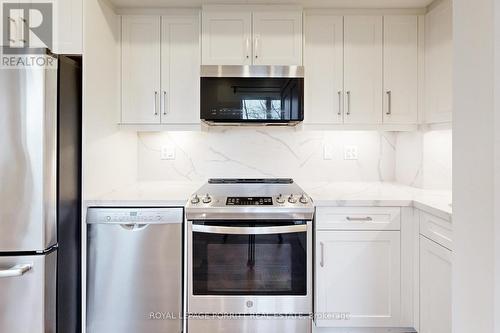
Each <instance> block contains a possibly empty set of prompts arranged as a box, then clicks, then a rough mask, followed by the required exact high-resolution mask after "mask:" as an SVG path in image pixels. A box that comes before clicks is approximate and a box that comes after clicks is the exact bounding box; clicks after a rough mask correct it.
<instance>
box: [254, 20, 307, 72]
mask: <svg viewBox="0 0 500 333" xmlns="http://www.w3.org/2000/svg"><path fill="white" fill-rule="evenodd" d="M253 63H254V64H255V65H297V66H299V65H302V12H281V11H277V12H274V11H269V12H255V13H253Z"/></svg>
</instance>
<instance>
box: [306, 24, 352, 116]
mask: <svg viewBox="0 0 500 333" xmlns="http://www.w3.org/2000/svg"><path fill="white" fill-rule="evenodd" d="M304 29H305V47H304V66H305V68H306V80H305V82H304V84H305V91H306V94H305V105H306V108H305V112H304V117H305V119H304V120H305V122H306V123H310V124H335V123H342V121H343V116H342V101H343V89H344V73H343V68H344V19H343V17H342V16H331V15H307V16H306V17H305V25H304Z"/></svg>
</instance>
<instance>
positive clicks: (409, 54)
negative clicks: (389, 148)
mask: <svg viewBox="0 0 500 333" xmlns="http://www.w3.org/2000/svg"><path fill="white" fill-rule="evenodd" d="M417 75H418V20H417V17H416V16H411V15H410V16H406V15H405V16H385V17H384V123H389V124H416V123H417V118H418V113H417V110H418V97H417V96H418V76H417Z"/></svg>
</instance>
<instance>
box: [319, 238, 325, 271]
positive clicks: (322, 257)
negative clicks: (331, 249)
mask: <svg viewBox="0 0 500 333" xmlns="http://www.w3.org/2000/svg"><path fill="white" fill-rule="evenodd" d="M319 248H320V258H319V265H320V266H321V267H325V244H323V242H319Z"/></svg>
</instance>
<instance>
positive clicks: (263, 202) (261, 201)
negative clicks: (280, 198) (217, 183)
mask: <svg viewBox="0 0 500 333" xmlns="http://www.w3.org/2000/svg"><path fill="white" fill-rule="evenodd" d="M226 205H227V206H272V205H273V198H272V197H227V200H226Z"/></svg>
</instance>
